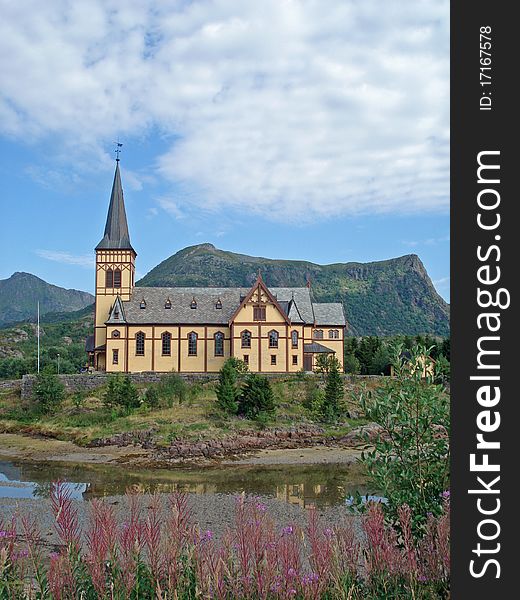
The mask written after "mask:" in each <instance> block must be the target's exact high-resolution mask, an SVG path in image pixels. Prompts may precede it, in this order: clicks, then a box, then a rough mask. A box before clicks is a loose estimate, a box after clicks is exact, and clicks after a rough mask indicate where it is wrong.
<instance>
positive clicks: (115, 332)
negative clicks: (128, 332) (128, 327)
mask: <svg viewBox="0 0 520 600" xmlns="http://www.w3.org/2000/svg"><path fill="white" fill-rule="evenodd" d="M120 335H121V334H120V333H119V331H118V330H117V329H114V331H112V337H113V338H118V337H119V336H120Z"/></svg>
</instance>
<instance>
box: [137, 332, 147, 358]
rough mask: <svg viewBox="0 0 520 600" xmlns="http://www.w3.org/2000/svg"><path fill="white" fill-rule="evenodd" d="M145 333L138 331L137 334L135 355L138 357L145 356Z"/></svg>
mask: <svg viewBox="0 0 520 600" xmlns="http://www.w3.org/2000/svg"><path fill="white" fill-rule="evenodd" d="M144 339H145V338H144V333H143V332H142V331H138V332H137V333H136V334H135V355H136V356H144Z"/></svg>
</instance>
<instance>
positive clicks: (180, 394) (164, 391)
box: [158, 373, 189, 408]
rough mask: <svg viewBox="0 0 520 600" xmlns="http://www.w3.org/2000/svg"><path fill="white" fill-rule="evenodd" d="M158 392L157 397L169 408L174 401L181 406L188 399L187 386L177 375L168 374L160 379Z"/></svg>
mask: <svg viewBox="0 0 520 600" xmlns="http://www.w3.org/2000/svg"><path fill="white" fill-rule="evenodd" d="M158 392H159V397H160V398H161V399H162V400H164V401H165V402H166V404H167V406H168V407H169V408H171V407H172V406H173V402H174V400H178V402H179V404H182V403H183V402H185V401H186V400H187V399H188V397H189V386H188V384H187V383H186V382H185V381H184V379H183V378H182V377H181V376H180V375H178V374H177V373H169V374H168V375H164V376H163V377H162V379H161V382H160V383H159V385H158Z"/></svg>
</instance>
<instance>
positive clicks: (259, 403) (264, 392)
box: [238, 373, 276, 422]
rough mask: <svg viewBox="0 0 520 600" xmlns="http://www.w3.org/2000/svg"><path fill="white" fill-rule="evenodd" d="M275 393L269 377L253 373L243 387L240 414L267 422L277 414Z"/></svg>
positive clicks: (239, 404)
mask: <svg viewBox="0 0 520 600" xmlns="http://www.w3.org/2000/svg"><path fill="white" fill-rule="evenodd" d="M275 410H276V409H275V402H274V394H273V390H272V388H271V384H270V383H269V380H268V379H267V377H262V376H261V375H256V374H254V373H252V374H251V375H249V376H248V378H247V379H246V381H245V384H244V386H243V388H242V393H241V395H240V398H239V401H238V414H240V415H243V416H244V417H247V418H248V419H254V420H255V419H256V420H259V421H262V422H265V421H266V419H267V418H269V417H272V416H274V414H275Z"/></svg>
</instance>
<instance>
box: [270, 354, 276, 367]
mask: <svg viewBox="0 0 520 600" xmlns="http://www.w3.org/2000/svg"><path fill="white" fill-rule="evenodd" d="M271 364H272V365H275V364H276V354H271Z"/></svg>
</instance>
